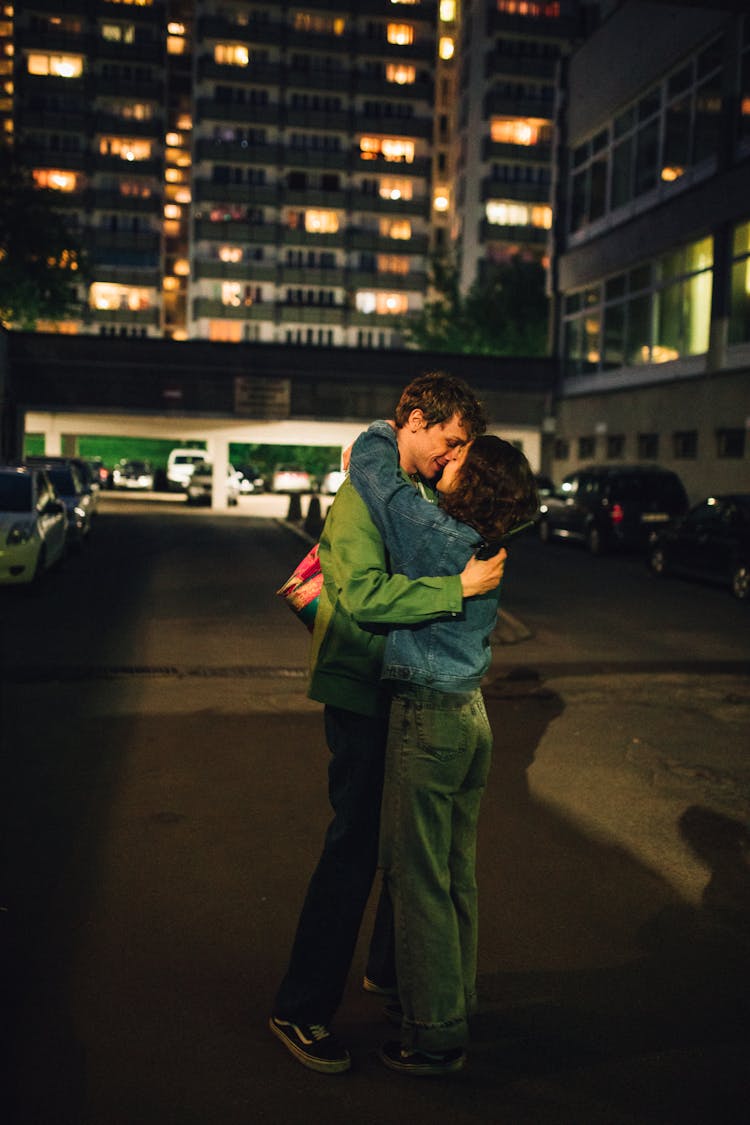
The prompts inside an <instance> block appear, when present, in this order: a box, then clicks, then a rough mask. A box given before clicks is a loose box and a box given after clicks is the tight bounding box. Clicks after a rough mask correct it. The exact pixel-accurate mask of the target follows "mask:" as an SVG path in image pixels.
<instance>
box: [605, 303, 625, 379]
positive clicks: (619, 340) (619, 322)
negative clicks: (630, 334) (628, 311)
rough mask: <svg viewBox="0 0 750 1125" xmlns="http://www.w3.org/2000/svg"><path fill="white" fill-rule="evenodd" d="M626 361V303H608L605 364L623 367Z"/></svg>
mask: <svg viewBox="0 0 750 1125" xmlns="http://www.w3.org/2000/svg"><path fill="white" fill-rule="evenodd" d="M624 362H625V305H624V304H621V305H608V306H607V308H606V309H605V310H604V355H603V366H604V367H605V368H608V367H622V365H623V363H624Z"/></svg>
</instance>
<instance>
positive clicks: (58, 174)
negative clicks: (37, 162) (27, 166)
mask: <svg viewBox="0 0 750 1125" xmlns="http://www.w3.org/2000/svg"><path fill="white" fill-rule="evenodd" d="M33 176H34V183H35V184H36V186H37V187H40V188H51V189H52V190H53V191H76V189H77V188H78V186H79V180H78V176H77V175H76V173H75V172H62V171H61V170H60V169H59V168H35V169H34V172H33Z"/></svg>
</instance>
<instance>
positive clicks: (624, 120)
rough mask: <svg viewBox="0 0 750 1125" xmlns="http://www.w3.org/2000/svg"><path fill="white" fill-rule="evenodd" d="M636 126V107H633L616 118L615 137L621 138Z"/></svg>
mask: <svg viewBox="0 0 750 1125" xmlns="http://www.w3.org/2000/svg"><path fill="white" fill-rule="evenodd" d="M634 125H635V106H634V105H631V106H629V107H628V109H626V110H625V111H624V112H623V113H621V114H619V115H618V116H617V117H616V118H615V137H621V136H622V135H623V133H627V131H628V129H632V128H633V126H634Z"/></svg>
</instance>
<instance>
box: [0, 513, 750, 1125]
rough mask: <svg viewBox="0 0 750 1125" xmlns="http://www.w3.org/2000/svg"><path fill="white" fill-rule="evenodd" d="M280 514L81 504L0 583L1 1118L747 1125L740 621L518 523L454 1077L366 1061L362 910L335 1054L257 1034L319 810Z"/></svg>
mask: <svg viewBox="0 0 750 1125" xmlns="http://www.w3.org/2000/svg"><path fill="white" fill-rule="evenodd" d="M251 499H252V498H251ZM279 503H280V499H279V498H273V497H259V498H257V503H256V504H255V505H250V504H249V503H248V502H247V501H243V503H242V504H241V506H240V508H239V510H238V511H236V510H230V512H229V513H228V514H226V515H223V514H222V515H214V514H212V513H211V512H208V511H202V510H197V511H192V510H190V511H188V510H185V509H184V508H181V507H179V506H178V505H175V504H171V505H170V504H167V503H161V504H160V503H159V502H154V503H147V502H143V501H138V500H133V499H131V498H127V500H122V499H121V498H119V497H118V498H109V497H104V499H103V503H102V511H101V514H100V515H99V516H98V518H97V526H96V527H95V529H94V532H93V534H92V537H91V542H90V543H88V544H87V545H86V546H85V548H84V550H83V552H82V553H81V554H80V555H78V556H72V557H71V558H69V559H68V560H67V562H66V564H65V567H64V569H63V570H62V571H61V572H60V573H57V574H52V575H50V577H49V580H48V581H47V582H46V583H45V585H44V587H43V588H42V589H41V590H40V591H39V592H37V593H27V592H25V591H23V590H18V589H16V590H0V667H2V670H3V682H2V696H1V697H0V705H1V707H2V710H1V712H0V722H1V726H0V731H1V732H2V791H3V794H4V796H5V809H4V812H5V819H6V823H7V832H6V839H7V848H6V850H7V858H8V863H7V865H6V872H5V876H4V886H3V888H2V891H3V896H2V905H3V907H4V908H5V909H4V910H3V913H2V915H0V919H1V920H2V925H3V930H2V936H3V939H4V944H5V952H7V964H8V968H9V972H8V977H7V980H6V981H5V983H4V988H5V992H6V999H7V1007H8V1013H9V1017H8V1018H7V1019H6V1020H5V1021H4V1023H5V1026H4V1030H3V1035H4V1036H6V1037H7V1042H6V1043H5V1044H0V1045H4V1046H5V1052H4V1054H5V1057H6V1059H7V1060H8V1062H9V1065H10V1067H11V1068H12V1070H13V1071H14V1076H11V1075H8V1076H7V1081H6V1089H12V1088H15V1091H16V1105H15V1117H16V1120H17V1121H18V1123H19V1125H27V1123H32V1122H33V1123H34V1125H151V1123H154V1125H156V1123H157V1122H158V1123H159V1125H164V1123H174V1125H235V1123H238V1125H239V1123H240V1122H243V1123H253V1125H254V1123H256V1122H266V1121H268V1122H270V1121H274V1122H276V1121H278V1120H280V1119H283V1120H285V1121H287V1122H289V1123H290V1125H302V1123H303V1122H304V1123H305V1125H307V1123H312V1125H318V1123H320V1125H327V1123H331V1125H344V1123H346V1125H376V1123H377V1125H385V1123H390V1122H392V1121H397V1120H398V1121H400V1120H402V1119H409V1120H411V1121H413V1122H415V1123H416V1125H420V1123H421V1122H428V1121H429V1122H431V1123H432V1122H434V1121H435V1119H436V1118H438V1117H441V1118H448V1119H449V1120H450V1121H451V1122H455V1123H456V1125H477V1123H482V1125H484V1123H488V1125H621V1123H622V1125H641V1123H647V1125H734V1123H735V1122H737V1125H739V1123H740V1122H744V1121H745V1120H746V1118H747V1108H746V1107H747V1099H748V1095H749V1094H750V1079H748V1074H747V1070H748V1068H747V1057H748V1056H747V1049H748V1038H749V1036H748V1014H749V1010H750V990H749V988H748V985H749V983H750V980H749V970H748V956H747V954H748V945H749V944H750V866H749V864H748V857H750V833H749V832H748V822H749V820H750V760H749V759H748V756H747V745H748V731H750V721H749V720H750V680H749V679H748V671H749V670H750V661H749V657H750V631H749V630H748V607H747V606H744V605H738V604H737V603H736V602H735V601H733V599H732V598H731V596H730V595H729V593H728V592H727V591H726V590H722V589H714V588H710V587H705V586H700V585H696V584H692V583H687V582H680V581H669V580H667V581H660V580H658V579H656V578H655V577H653V576H651V575H650V574H649V573H648V572H647V570H646V567H645V564H644V562H643V560H642V559H639V558H637V557H630V556H626V557H614V558H604V559H598V558H592V557H591V556H589V555H588V554H587V553H586V552H585V551H583V550H580V549H577V548H575V547H571V546H569V545H566V544H554V545H551V546H544V545H542V544H540V543H539V542H538V541H537V540H536V539H534V538H529V539H527V540H526V541H521V542H519V543H518V544H517V546H514V549H513V552H512V555H511V558H510V559H509V563H508V567H507V571H506V581H505V590H504V598H503V605H504V608H505V610H506V614H505V615H504V617H503V619H502V620H501V622H500V625H499V626H498V630H497V635H496V638H495V640H496V644H495V645H494V657H493V667H492V670H491V672H490V674H489V676H488V678H487V685H486V696H487V703H488V711H489V714H490V720H491V723H492V726H493V731H494V733H495V742H496V750H495V761H494V764H493V771H492V775H491V779H490V784H489V786H488V790H487V794H486V797H485V802H484V807H483V813H482V822H481V826H480V842H479V877H480V896H481V897H480V921H481V932H480V980H479V985H480V994H481V1000H482V1003H481V1009H480V1013H479V1015H478V1016H477V1017H476V1020H475V1024H474V1027H473V1032H472V1035H473V1045H472V1049H471V1053H470V1060H469V1065H468V1066H467V1069H466V1071H465V1072H464V1073H463V1074H461V1075H460V1076H459V1077H457V1078H456V1079H453V1080H450V1079H440V1080H437V1081H435V1082H432V1081H428V1082H425V1083H419V1082H416V1083H415V1082H413V1081H410V1080H409V1079H406V1078H400V1077H394V1076H393V1075H391V1074H389V1073H388V1072H386V1071H384V1069H383V1068H382V1066H381V1065H380V1064H379V1063H378V1061H377V1059H376V1058H375V1053H374V1052H375V1048H376V1047H377V1046H378V1044H379V1043H380V1042H381V1041H382V1040H383V1039H385V1038H389V1037H391V1035H390V1034H389V1032H390V1029H389V1028H388V1025H387V1024H386V1023H385V1021H384V1020H383V1018H382V1015H381V1013H380V1004H379V1001H378V1000H377V999H374V998H373V997H371V996H368V995H366V994H364V993H363V992H362V990H361V988H360V987H359V986H360V982H361V976H362V971H363V964H364V951H365V947H366V941H367V937H368V930H369V924H370V922H371V916H370V914H368V918H367V919H366V922H365V926H364V929H363V936H362V940H361V942H360V948H359V949H358V952H357V956H356V958H355V964H354V968H353V972H352V976H351V980H350V985H349V990H348V992H347V996H346V998H345V1002H344V1005H343V1007H342V1010H341V1013H340V1015H339V1018H338V1020H337V1023H336V1030H337V1032H338V1034H339V1035H340V1037H341V1038H342V1039H344V1040H345V1041H346V1042H347V1044H348V1045H349V1046H350V1048H351V1050H352V1053H353V1056H354V1060H355V1066H354V1069H353V1071H352V1073H351V1074H348V1075H345V1076H341V1077H324V1076H321V1075H317V1074H312V1073H311V1072H309V1071H306V1070H305V1069H303V1068H302V1067H300V1066H299V1065H297V1064H296V1063H295V1062H294V1061H293V1060H292V1059H291V1058H290V1057H289V1056H288V1055H287V1054H286V1052H284V1051H283V1049H282V1048H281V1047H280V1046H279V1044H278V1042H276V1041H275V1040H274V1039H273V1038H272V1037H271V1035H270V1033H269V1032H268V1030H267V1026H266V1023H267V1017H268V1015H269V1014H270V1005H271V1003H272V999H273V995H274V992H275V988H276V984H277V983H278V980H279V977H280V974H281V973H282V971H283V968H284V964H285V959H286V956H287V953H288V949H289V945H290V942H291V938H292V935H293V929H294V925H295V922H296V917H297V913H298V910H299V906H300V903H301V899H302V896H303V894H304V890H305V886H306V882H307V878H308V876H309V873H310V871H311V869H312V865H313V864H314V862H315V859H316V857H317V853H318V850H319V845H320V840H321V836H322V833H323V832H324V830H325V825H326V823H327V819H328V809H327V802H326V793H325V769H326V758H327V751H326V748H325V744H324V741H323V733H322V719H321V708H320V707H319V706H318V705H317V704H314V703H312V702H311V701H309V700H307V699H306V697H305V685H306V680H305V668H306V660H307V650H308V646H309V639H308V635H307V633H306V632H305V631H304V629H303V628H302V627H301V626H300V624H299V623H298V622H297V621H296V620H295V619H294V618H293V616H292V615H291V614H290V613H289V612H288V610H287V609H286V608H285V607H284V606H283V605H282V604H281V603H280V601H279V600H278V599H276V598H275V597H274V590H275V589H276V587H277V586H278V585H279V584H280V583H281V581H283V579H285V578H286V577H287V575H288V574H289V572H290V571H291V570H292V568H293V567H294V565H295V564H296V563H297V562H298V561H299V559H300V558H301V556H302V554H303V553H304V551H305V550H306V546H305V542H304V540H303V537H302V536H301V535H300V534H295V533H294V531H293V529H290V527H289V526H285V525H284V522H283V520H281V519H279V518H278V517H280V516H283V515H284V508H283V507H282V508H281V510H279V508H278V505H279ZM13 1079H15V1081H14V1080H13Z"/></svg>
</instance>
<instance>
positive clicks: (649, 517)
mask: <svg viewBox="0 0 750 1125" xmlns="http://www.w3.org/2000/svg"><path fill="white" fill-rule="evenodd" d="M668 519H669V516H668V515H667V513H666V512H644V513H643V515H642V516H641V523H666V521H667V520H668Z"/></svg>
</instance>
